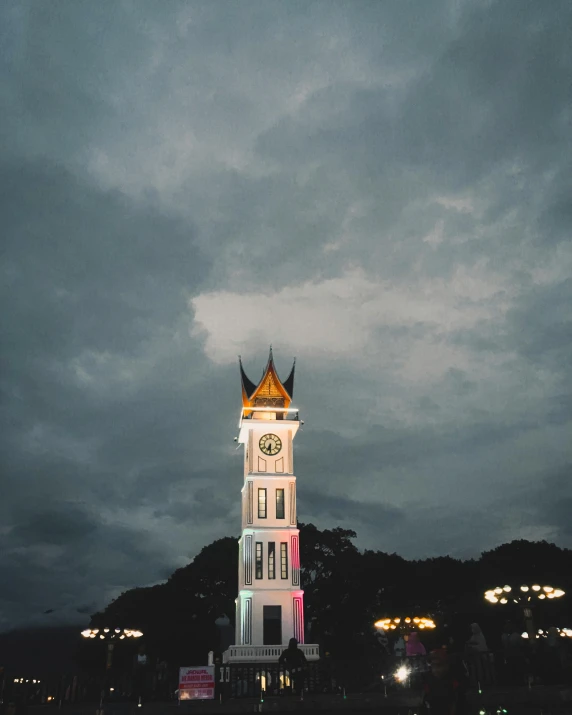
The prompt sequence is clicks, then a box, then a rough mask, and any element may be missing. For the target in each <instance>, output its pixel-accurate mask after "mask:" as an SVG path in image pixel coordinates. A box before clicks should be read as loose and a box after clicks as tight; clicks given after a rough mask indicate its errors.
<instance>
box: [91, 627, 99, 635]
mask: <svg viewBox="0 0 572 715" xmlns="http://www.w3.org/2000/svg"><path fill="white" fill-rule="evenodd" d="M91 632H92V633H95V635H97V634H98V633H99V628H93V629H92V631H91Z"/></svg>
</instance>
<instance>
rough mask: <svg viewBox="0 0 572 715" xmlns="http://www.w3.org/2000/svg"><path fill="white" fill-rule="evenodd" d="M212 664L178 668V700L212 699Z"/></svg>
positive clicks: (213, 684)
mask: <svg viewBox="0 0 572 715" xmlns="http://www.w3.org/2000/svg"><path fill="white" fill-rule="evenodd" d="M214 671H215V668H214V665H195V666H191V667H190V668H179V700H213V699H214V696H215V672H214Z"/></svg>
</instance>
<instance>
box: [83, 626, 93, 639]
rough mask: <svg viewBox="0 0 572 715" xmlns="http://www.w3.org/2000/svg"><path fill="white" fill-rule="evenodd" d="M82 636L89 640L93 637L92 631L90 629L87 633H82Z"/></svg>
mask: <svg viewBox="0 0 572 715" xmlns="http://www.w3.org/2000/svg"><path fill="white" fill-rule="evenodd" d="M81 634H82V636H83V637H84V638H89V637H90V636H91V631H90V630H89V628H88V629H87V630H86V631H82V632H81Z"/></svg>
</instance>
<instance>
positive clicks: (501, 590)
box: [485, 584, 565, 634]
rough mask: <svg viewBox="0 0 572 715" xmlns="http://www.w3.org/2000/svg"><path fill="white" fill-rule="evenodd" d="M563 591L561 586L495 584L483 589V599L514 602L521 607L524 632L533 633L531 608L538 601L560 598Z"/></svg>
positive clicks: (505, 602) (492, 601) (503, 604)
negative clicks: (495, 585)
mask: <svg viewBox="0 0 572 715" xmlns="http://www.w3.org/2000/svg"><path fill="white" fill-rule="evenodd" d="M564 595H565V592H564V591H563V590H562V589H561V588H553V587H552V586H540V585H539V584H534V585H533V586H520V587H519V588H513V587H512V586H508V585H507V586H502V587H501V586H497V587H496V588H492V589H490V590H488V591H485V600H487V601H488V602H489V603H493V604H500V605H501V606H506V605H507V604H508V603H516V604H517V605H518V606H520V607H521V608H522V613H523V616H524V622H525V625H526V632H527V633H529V634H533V633H534V623H533V614H532V609H533V607H534V605H536V604H538V602H539V601H544V600H549V601H552V600H554V599H558V598H562V596H564Z"/></svg>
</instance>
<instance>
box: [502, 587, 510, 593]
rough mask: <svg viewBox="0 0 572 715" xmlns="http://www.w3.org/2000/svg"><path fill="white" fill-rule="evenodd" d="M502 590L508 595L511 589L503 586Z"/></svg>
mask: <svg viewBox="0 0 572 715" xmlns="http://www.w3.org/2000/svg"><path fill="white" fill-rule="evenodd" d="M502 590H503V591H504V592H505V593H510V591H512V588H511V587H510V586H503V588H502Z"/></svg>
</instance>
